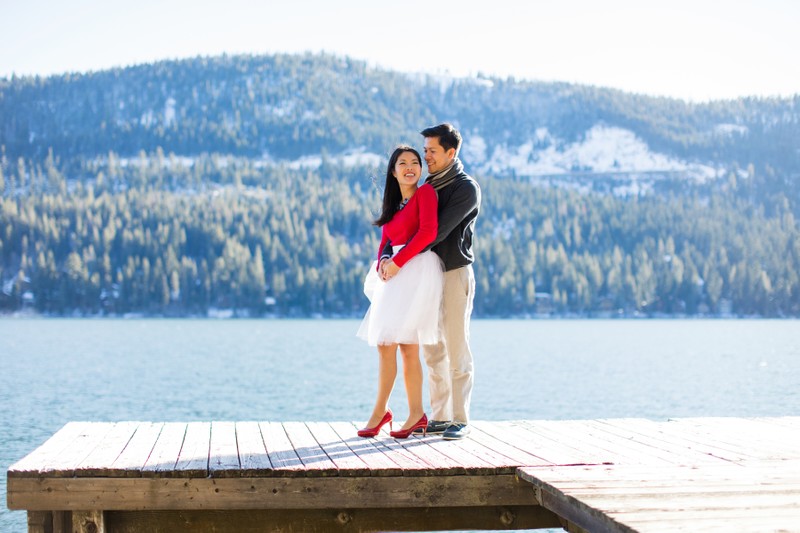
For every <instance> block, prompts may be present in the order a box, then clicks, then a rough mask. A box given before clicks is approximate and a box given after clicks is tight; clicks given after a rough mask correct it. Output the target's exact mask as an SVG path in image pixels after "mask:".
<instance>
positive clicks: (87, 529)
mask: <svg viewBox="0 0 800 533" xmlns="http://www.w3.org/2000/svg"><path fill="white" fill-rule="evenodd" d="M72 531H73V532H74V533H106V520H105V515H104V513H103V511H73V512H72Z"/></svg>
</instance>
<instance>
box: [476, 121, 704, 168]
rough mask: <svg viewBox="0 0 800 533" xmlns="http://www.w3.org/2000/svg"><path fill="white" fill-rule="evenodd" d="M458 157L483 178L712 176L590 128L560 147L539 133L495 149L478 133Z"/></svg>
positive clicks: (627, 135)
mask: <svg viewBox="0 0 800 533" xmlns="http://www.w3.org/2000/svg"><path fill="white" fill-rule="evenodd" d="M464 137H465V139H464V147H463V150H462V158H463V159H464V161H465V163H467V164H468V165H471V166H472V167H473V168H477V169H478V170H479V171H480V172H483V173H488V174H498V175H502V174H509V173H514V174H516V175H517V176H548V175H570V174H593V173H594V174H618V173H619V174H621V173H626V174H630V173H661V172H663V173H670V174H672V173H678V172H680V173H684V174H685V175H686V176H687V177H690V178H693V179H697V180H700V181H702V180H705V179H709V178H713V177H715V176H716V175H717V170H716V169H714V168H713V167H710V166H708V165H702V164H697V163H689V162H686V161H682V160H680V159H676V158H674V157H670V156H667V155H664V154H659V153H656V152H653V151H651V150H650V148H649V147H648V145H647V143H645V142H644V141H643V140H641V139H640V138H638V137H637V136H636V134H634V133H633V132H632V131H630V130H626V129H623V128H618V127H609V126H602V125H595V126H594V127H592V128H591V129H590V130H588V131H587V132H586V134H585V136H584V138H583V140H581V141H579V142H575V143H569V144H566V143H563V141H560V140H559V139H557V138H554V137H553V136H552V135H550V133H549V132H548V131H547V129H545V128H539V129H538V130H536V132H535V133H534V135H533V137H532V138H531V139H530V140H528V141H527V142H525V143H523V144H521V145H519V146H516V147H510V146H508V145H506V144H500V145H495V146H494V147H492V148H490V143H489V142H487V140H486V139H484V138H483V137H481V136H480V134H478V133H471V134H466V135H465V136H464Z"/></svg>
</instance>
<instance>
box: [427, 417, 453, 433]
mask: <svg viewBox="0 0 800 533" xmlns="http://www.w3.org/2000/svg"><path fill="white" fill-rule="evenodd" d="M449 426H450V421H448V420H428V428H427V429H426V430H425V431H426V432H427V433H431V434H434V435H438V434H440V433H444V431H445V430H446V429H447V428H448V427H449Z"/></svg>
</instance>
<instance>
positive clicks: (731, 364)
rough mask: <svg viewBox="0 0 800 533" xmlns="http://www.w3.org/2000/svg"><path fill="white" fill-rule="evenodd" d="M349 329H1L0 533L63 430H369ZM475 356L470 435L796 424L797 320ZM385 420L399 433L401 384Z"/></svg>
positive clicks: (536, 335) (559, 329)
mask: <svg viewBox="0 0 800 533" xmlns="http://www.w3.org/2000/svg"><path fill="white" fill-rule="evenodd" d="M357 327H358V321H357V320H219V321H215V320H171V319H167V320H164V319H162V320H157V319H154V320H86V319H76V320H70V319H3V320H0V472H1V473H2V477H0V499H2V502H3V505H2V506H0V531H3V532H24V531H26V527H25V513H24V512H10V511H8V510H7V509H6V508H5V499H6V478H5V472H6V470H7V469H8V466H9V465H10V464H12V463H13V462H15V461H16V460H18V459H20V458H21V457H23V456H24V455H26V454H27V453H28V452H30V451H32V450H33V449H34V448H35V447H36V446H38V445H39V444H41V443H42V442H44V441H45V440H46V439H47V438H48V437H49V436H50V435H51V434H52V433H54V432H55V431H57V430H58V429H59V428H60V427H61V426H62V425H64V424H65V423H66V422H68V421H71V420H91V421H120V420H151V421H194V420H276V421H289V420H304V421H308V420H357V421H364V420H366V418H367V417H368V416H369V411H370V409H371V407H372V402H373V400H374V396H373V395H374V392H375V380H376V373H377V355H376V354H375V352H374V349H371V348H369V347H368V346H366V345H365V344H364V343H363V342H361V341H360V340H359V339H356V338H355V337H354V335H355V331H356V329H357ZM472 348H473V352H474V355H475V369H476V377H475V389H474V392H473V402H472V403H473V405H472V416H473V418H474V419H476V420H510V419H586V418H617V417H644V418H650V419H653V420H665V419H667V418H671V417H672V418H674V417H688V416H781V415H798V414H800V321H797V320H475V321H473V327H472ZM425 402H426V405H427V402H428V397H427V392H426V395H425ZM391 405H392V409H393V410H394V411H395V413H396V415H397V417H398V418H400V419H404V418H405V416H406V407H405V406H406V403H405V396H404V392H403V386H402V378H401V377H399V378H398V382H397V385H396V387H395V394H394V396H393V398H392V403H391Z"/></svg>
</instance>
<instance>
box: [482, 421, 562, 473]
mask: <svg viewBox="0 0 800 533" xmlns="http://www.w3.org/2000/svg"><path fill="white" fill-rule="evenodd" d="M472 426H473V428H472V430H473V431H472V434H470V436H469V438H470V439H471V440H473V441H475V442H476V443H478V444H480V445H481V446H484V447H486V448H487V449H489V450H492V451H494V452H497V453H499V454H501V455H503V456H505V457H508V458H509V460H511V461H512V462H513V463H514V464H516V465H517V466H544V465H552V464H553V463H551V462H550V461H546V460H545V459H542V458H541V457H538V456H537V455H535V454H534V453H531V452H528V451H523V450H520V449H519V448H517V447H515V446H511V445H510V444H508V443H507V442H505V441H503V440H502V438H501V436H502V434H503V433H502V431H492V432H491V433H487V430H488V431H491V426H487V425H483V424H481V425H478V424H472Z"/></svg>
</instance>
